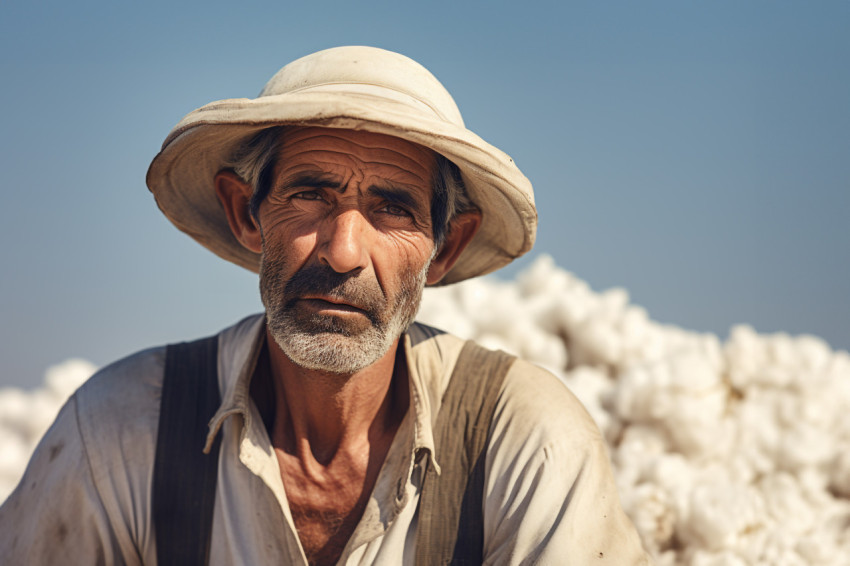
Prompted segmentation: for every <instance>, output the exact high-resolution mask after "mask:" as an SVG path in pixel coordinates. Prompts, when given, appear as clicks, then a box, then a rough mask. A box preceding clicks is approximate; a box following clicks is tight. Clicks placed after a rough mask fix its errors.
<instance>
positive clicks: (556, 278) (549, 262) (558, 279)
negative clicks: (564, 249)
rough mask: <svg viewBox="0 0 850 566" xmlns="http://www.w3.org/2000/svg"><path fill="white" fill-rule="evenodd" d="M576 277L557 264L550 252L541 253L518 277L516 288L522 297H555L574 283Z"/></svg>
mask: <svg viewBox="0 0 850 566" xmlns="http://www.w3.org/2000/svg"><path fill="white" fill-rule="evenodd" d="M573 280H574V277H573V276H572V275H571V274H569V273H568V272H566V271H564V270H563V269H560V268H558V266H557V265H555V260H554V259H553V258H552V256H550V255H548V254H541V255H540V256H538V257H537V259H535V260H534V262H533V263H532V264H531V265H530V266H529V267H528V268H527V269H525V271H523V272H522V273H520V274H519V275H518V276H517V278H516V289H517V291H518V292H519V294H520V295H521V296H522V297H526V298H527V297H533V296H535V295H543V296H546V297H550V298H551V297H554V296H558V295H560V294H562V293H564V292H565V291H566V290H567V289H568V288H569V287H570V285H572V283H573Z"/></svg>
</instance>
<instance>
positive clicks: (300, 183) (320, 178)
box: [280, 173, 345, 193]
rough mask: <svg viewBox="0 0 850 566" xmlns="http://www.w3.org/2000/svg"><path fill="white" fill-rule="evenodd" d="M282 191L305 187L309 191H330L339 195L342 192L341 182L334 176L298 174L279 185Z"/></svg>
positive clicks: (343, 189) (326, 174)
mask: <svg viewBox="0 0 850 566" xmlns="http://www.w3.org/2000/svg"><path fill="white" fill-rule="evenodd" d="M280 186H281V187H282V188H284V189H292V188H296V187H305V188H310V189H331V190H334V191H337V192H339V193H341V192H344V191H345V188H344V187H343V186H342V180H341V179H340V178H339V177H337V176H336V175H330V174H328V173H300V174H296V175H294V176H292V177H289V178H287V179H284V181H283V182H282V183H281V185H280Z"/></svg>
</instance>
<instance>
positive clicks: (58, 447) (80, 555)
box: [0, 397, 124, 564]
mask: <svg viewBox="0 0 850 566" xmlns="http://www.w3.org/2000/svg"><path fill="white" fill-rule="evenodd" d="M116 550H117V545H116V540H115V537H114V535H113V533H112V529H111V527H110V525H109V521H108V520H107V516H106V513H105V511H104V508H103V505H102V504H101V500H100V497H99V495H98V492H97V489H96V487H95V484H94V480H93V476H92V472H91V467H90V465H89V461H88V457H87V454H86V447H85V445H84V443H83V440H82V436H81V435H80V429H79V423H78V420H77V399H76V397H71V399H70V400H69V401H68V402H67V403H66V404H65V406H64V407H63V408H62V410H61V411H60V412H59V415H58V416H57V418H56V421H55V422H54V423H53V425H52V426H51V427H50V429H49V430H48V431H47V433H46V434H45V435H44V437H43V438H42V440H41V442H40V443H39V445H38V447H37V448H36V450H35V453H34V454H33V456H32V459H31V460H30V463H29V465H28V466H27V470H26V472H25V473H24V476H23V478H22V479H21V482H20V483H19V484H18V487H17V488H16V489H15V491H13V492H12V494H11V495H10V496H9V498H8V499H7V500H6V502H5V503H4V504H3V506H2V507H0V556H2V557H3V561H4V563H6V564H123V563H124V561H123V560H121V559H120V558H119V557H118V556H117V554H116Z"/></svg>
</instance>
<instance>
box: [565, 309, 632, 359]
mask: <svg viewBox="0 0 850 566" xmlns="http://www.w3.org/2000/svg"><path fill="white" fill-rule="evenodd" d="M570 340H571V342H570V357H571V359H572V360H573V365H589V366H598V365H605V366H613V365H616V364H617V362H619V361H620V356H621V354H622V346H623V341H622V338H621V337H620V336H619V334H617V332H616V331H615V328H614V325H613V324H612V323H611V321H609V320H606V319H601V318H594V317H591V318H588V319H587V320H585V321H584V322H583V323H581V324H579V325H578V327H576V328H575V329H574V331H573V333H572V334H571V335H570Z"/></svg>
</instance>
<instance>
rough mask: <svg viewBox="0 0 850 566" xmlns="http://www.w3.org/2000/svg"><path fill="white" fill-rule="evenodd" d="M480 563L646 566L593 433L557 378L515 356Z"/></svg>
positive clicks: (490, 461) (501, 414)
mask: <svg viewBox="0 0 850 566" xmlns="http://www.w3.org/2000/svg"><path fill="white" fill-rule="evenodd" d="M486 470H487V471H486V478H485V493H484V557H485V560H484V561H485V564H500V565H501V564H570V565H584V564H594V565H600V566H601V565H603V564H612V565H614V564H616V565H630V564H650V563H651V562H650V559H649V557H648V556H647V554H646V553H645V551H644V550H643V548H642V546H641V542H640V539H639V537H638V534H637V531H636V530H635V528H634V526H633V525H632V523H631V521H630V520H629V518H628V517H627V516H626V514H625V513H624V512H623V510H622V507H621V505H620V500H619V497H618V495H617V489H616V486H615V483H614V478H613V474H612V472H611V466H610V463H609V459H608V454H607V451H606V449H605V445H604V442H603V439H602V437H601V434H600V432H599V429H598V428H597V427H596V425H595V423H594V422H593V420H592V419H591V418H590V416H589V415H588V413H587V411H585V409H584V407H582V405H581V403H580V402H579V401H578V400H577V399H576V398H575V397H574V396H573V395H572V394H571V393H570V392H569V390H568V389H567V388H566V386H565V385H564V384H563V383H562V382H561V381H560V380H558V379H557V378H556V377H555V376H553V375H551V374H549V373H548V372H546V371H545V370H542V369H540V368H538V367H536V366H534V365H532V364H529V363H527V362H523V361H521V360H517V362H516V363H515V364H514V366H513V367H512V368H511V370H510V372H509V373H508V375H507V376H506V379H505V384H504V386H503V390H502V393H501V396H500V399H499V402H498V404H497V406H496V413H495V414H494V417H493V423H492V426H491V431H490V440H489V445H488V451H487V467H486Z"/></svg>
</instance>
